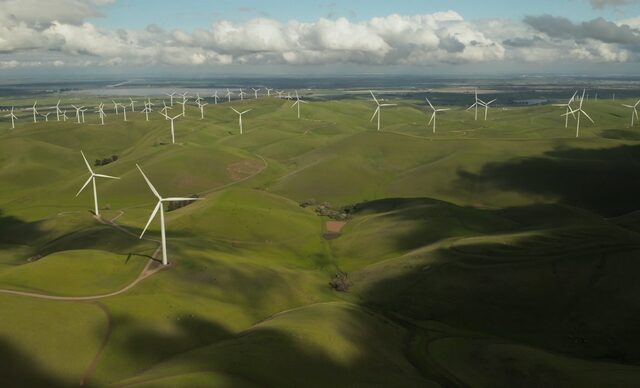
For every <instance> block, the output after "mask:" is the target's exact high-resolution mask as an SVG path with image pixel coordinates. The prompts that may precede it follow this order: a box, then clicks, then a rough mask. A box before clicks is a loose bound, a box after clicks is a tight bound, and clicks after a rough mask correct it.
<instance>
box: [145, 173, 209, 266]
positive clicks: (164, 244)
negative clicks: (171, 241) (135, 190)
mask: <svg viewBox="0 0 640 388" xmlns="http://www.w3.org/2000/svg"><path fill="white" fill-rule="evenodd" d="M136 167H138V170H140V173H141V174H142V176H143V177H144V180H145V181H146V182H147V185H149V188H150V189H151V191H152V192H153V195H155V196H156V198H158V204H156V207H155V208H154V209H153V212H152V213H151V217H149V221H147V225H146V226H145V227H144V230H143V231H142V233H141V234H140V238H142V236H144V233H145V232H146V231H147V228H149V225H150V224H151V221H153V219H154V218H155V217H156V214H158V211H160V235H161V236H162V239H161V240H162V264H163V265H167V264H169V261H168V260H167V237H166V233H165V226H164V206H163V204H164V203H165V202H181V201H198V200H201V199H202V198H186V197H185V198H180V197H172V198H162V197H161V196H160V193H158V190H156V188H155V187H153V185H152V184H151V181H150V180H149V178H147V176H146V175H145V174H144V172H143V171H142V169H141V168H140V166H139V165H137V164H136Z"/></svg>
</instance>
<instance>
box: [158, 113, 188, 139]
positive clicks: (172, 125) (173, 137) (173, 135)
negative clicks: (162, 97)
mask: <svg viewBox="0 0 640 388" xmlns="http://www.w3.org/2000/svg"><path fill="white" fill-rule="evenodd" d="M183 114H184V113H180V114H179V115H177V116H175V117H169V116H167V115H166V114H164V113H163V116H164V117H165V118H166V119H167V120H171V143H172V144H176V135H175V126H174V124H173V122H174V121H175V120H176V119H177V118H178V117H180V116H182V115H183Z"/></svg>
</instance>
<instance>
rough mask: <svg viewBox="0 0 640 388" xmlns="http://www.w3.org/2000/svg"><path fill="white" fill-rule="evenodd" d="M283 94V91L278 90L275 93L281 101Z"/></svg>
mask: <svg viewBox="0 0 640 388" xmlns="http://www.w3.org/2000/svg"><path fill="white" fill-rule="evenodd" d="M283 93H284V90H278V91H276V94H277V95H278V98H279V99H281V100H282V94H283Z"/></svg>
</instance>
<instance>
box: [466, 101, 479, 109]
mask: <svg viewBox="0 0 640 388" xmlns="http://www.w3.org/2000/svg"><path fill="white" fill-rule="evenodd" d="M476 105H478V103H477V102H474V103H473V105H471V106H470V107H468V108H467V109H465V110H469V109H473V108H475V107H476Z"/></svg>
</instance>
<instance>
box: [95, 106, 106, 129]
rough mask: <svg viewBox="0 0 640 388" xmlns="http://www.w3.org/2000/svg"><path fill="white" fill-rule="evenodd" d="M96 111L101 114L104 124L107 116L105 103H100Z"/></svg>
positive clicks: (101, 122)
mask: <svg viewBox="0 0 640 388" xmlns="http://www.w3.org/2000/svg"><path fill="white" fill-rule="evenodd" d="M96 113H97V114H98V116H100V125H104V118H105V117H107V114H106V113H104V104H103V103H100V105H99V106H98V108H97V110H96Z"/></svg>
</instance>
